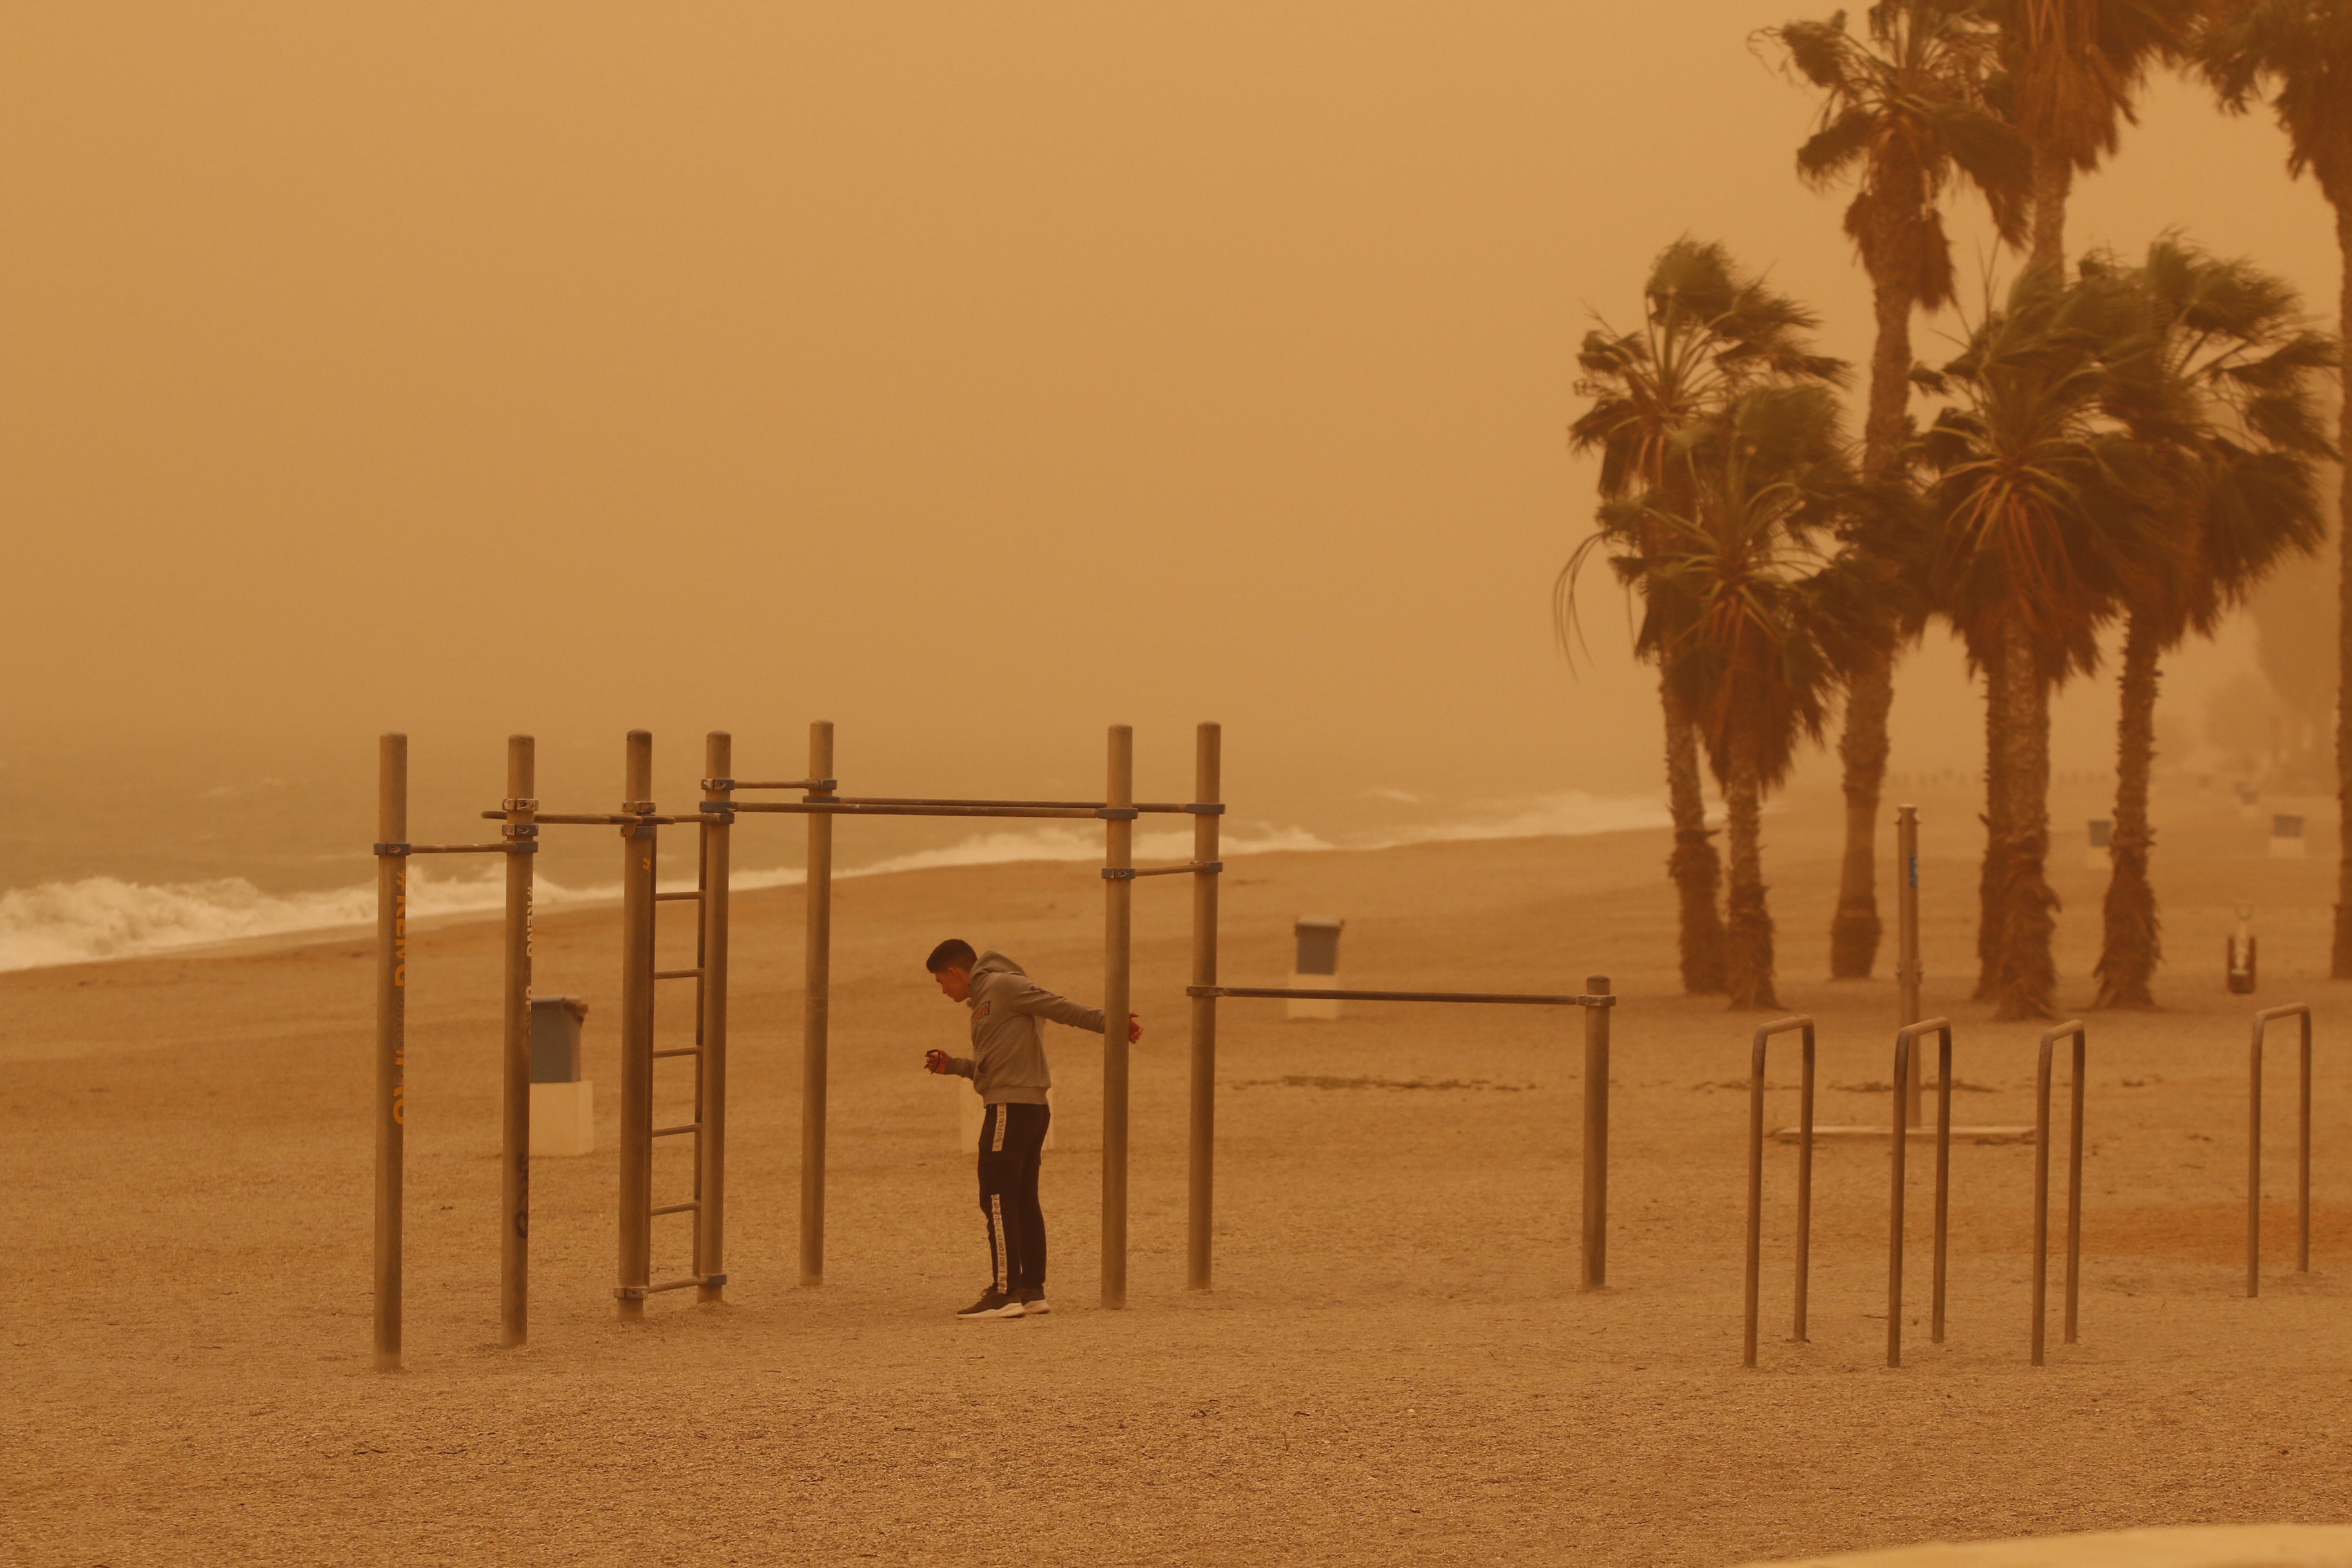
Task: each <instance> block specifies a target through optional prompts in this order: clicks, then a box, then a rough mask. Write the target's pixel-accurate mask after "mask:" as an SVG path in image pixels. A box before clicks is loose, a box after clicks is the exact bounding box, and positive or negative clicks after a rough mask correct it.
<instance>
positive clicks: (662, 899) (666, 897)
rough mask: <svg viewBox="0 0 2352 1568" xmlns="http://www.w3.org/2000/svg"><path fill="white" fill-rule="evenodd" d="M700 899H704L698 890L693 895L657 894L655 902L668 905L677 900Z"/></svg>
mask: <svg viewBox="0 0 2352 1568" xmlns="http://www.w3.org/2000/svg"><path fill="white" fill-rule="evenodd" d="M700 897H702V893H701V891H700V889H697V890H696V891H694V892H691V893H656V894H655V895H654V902H656V903H657V904H667V903H669V902H671V901H673V900H677V899H698V898H700Z"/></svg>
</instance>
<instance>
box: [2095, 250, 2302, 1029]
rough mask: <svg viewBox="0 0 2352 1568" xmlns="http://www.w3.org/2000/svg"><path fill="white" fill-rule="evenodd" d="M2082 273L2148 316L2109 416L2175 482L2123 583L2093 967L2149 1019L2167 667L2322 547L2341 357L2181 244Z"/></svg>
mask: <svg viewBox="0 0 2352 1568" xmlns="http://www.w3.org/2000/svg"><path fill="white" fill-rule="evenodd" d="M2084 265H2085V268H2086V270H2088V271H2089V272H2092V273H2095V274H2099V275H2105V276H2110V277H2114V278H2116V279H2120V280H2121V281H2123V282H2124V283H2126V285H2127V286H2129V287H2130V288H2131V289H2133V290H2134V292H2135V293H2136V294H2137V299H2138V302H2139V305H2140V308H2141V309H2142V310H2144V311H2145V312H2146V321H2145V325H2144V326H2143V328H2142V329H2141V331H2139V333H2138V334H2137V337H2136V339H2135V340H2133V341H2132V342H2129V343H2127V344H2126V345H2124V350H2123V352H2122V353H2119V354H2118V355H2117V356H2116V366H2115V370H2116V374H2115V377H2114V383H2113V385H2112V386H2111V389H2110V391H2109V393H2108V395H2107V405H2108V407H2109V409H2110V411H2111V412H2113V413H2115V414H2116V416H2118V417H2119V418H2120V419H2121V421H2122V422H2123V424H2124V426H2125V427H2126V428H2127V429H2128V430H2130V432H2131V433H2132V435H2133V436H2134V437H2136V438H2137V439H2138V440H2139V441H2140V442H2141V443H2142V445H2143V446H2144V447H2147V449H2148V452H2149V455H2150V458H2151V459H2152V460H2153V461H2154V462H2155V464H2156V465H2157V467H2158V469H2159V471H2160V473H2161V475H2162V480H2163V482H2162V486H2161V489H2160V492H2159V494H2160V497H2161V499H2162V501H2163V503H2164V504H2163V505H2162V506H2161V507H2160V509H2159V510H2158V511H2157V513H2156V514H2155V521H2156V522H2157V523H2158V528H2159V534H2158V539H2159V541H2160V542H2161V543H2162V545H2163V546H2164V547H2163V548H2154V549H2149V550H2147V551H2145V552H2141V553H2140V554H2139V555H2138V556H2137V557H2136V558H2135V559H2134V560H2133V561H2132V562H2131V563H2129V566H2130V570H2129V571H2128V573H2127V574H2126V578H2125V585H2126V620H2125V628H2126V629H2125V633H2124V658H2123V674H2122V680H2121V686H2122V699H2123V712H2122V718H2121V720H2120V721H2119V724H2118V727H2117V734H2116V815H2115V834H2114V837H2113V840H2112V843H2111V846H2110V848H2109V851H2108V854H2109V857H2110V858H2111V860H2112V862H2113V866H2114V873H2113V876H2112V877H2111V879H2109V881H2108V884H2107V899H2106V920H2105V942H2104V944H2103V946H2102V948H2101V951H2100V954H2099V963H2098V970H2097V973H2098V976H2099V1005H2100V1006H2103V1007H2153V1006H2154V1005H2156V998H2155V996H2154V994H2153V993H2152V992H2151V991H2150V989H2149V983H2150V982H2151V981H2152V980H2153V979H2154V978H2155V974H2156V967H2157V963H2158V960H2159V959H2160V957H2161V956H2162V945H2161V942H2160V939H2159V933H2158V920H2157V906H2156V890H2155V889H2154V887H2153V886H2152V885H2151V884H2150V883H2149V881H2148V876H2147V865H2148V854H2149V851H2150V849H2151V848H2152V847H2153V845H2154V842H2155V836H2154V833H2153V831H2152V830H2151V829H2150V827H2149V826H2148V820H2147V788H2148V773H2149V770H2150V768H2151V766H2152V764H2153V763H2154V761H2155V755H2156V745H2155V740H2156V696H2157V685H2158V659H2159V658H2161V657H2162V656H2163V655H2164V654H2165V653H2167V652H2168V651H2170V650H2171V649H2172V648H2174V647H2179V644H2180V643H2181V641H2182V640H2183V639H2184V638H2186V637H2188V636H2189V633H2191V632H2195V633H2198V634H2200V635H2201V636H2210V634H2211V632H2212V630H2213V628H2214V626H2215V625H2216V624H2217V623H2218V622H2219V621H2220V619H2221V615H2222V613H2223V612H2224V611H2225V610H2227V609H2229V608H2230V607H2231V606H2232V605H2236V604H2238V603H2239V602H2240V601H2242V599H2243V598H2244V597H2245V595H2246V593H2247V591H2248V590H2250V589H2251V588H2252V586H2253V585H2254V584H2255V583H2257V582H2258V581H2260V580H2261V578H2262V577H2263V575H2264V574H2266V573H2268V572H2269V571H2270V569H2271V568H2272V567H2273V566H2274V565H2275V564H2277V563H2278V562H2279V561H2280V560H2281V559H2283V558H2284V556H2285V555H2287V554H2288V553H2289V552H2304V553H2308V552H2311V551H2312V550H2314V549H2315V548H2316V547H2317V546H2318V545H2319V543H2320V542H2322V541H2323V540H2324V539H2325V538H2326V526H2325V524H2324V522H2323V521H2322V520H2321V515H2320V510H2319V502H2318V495H2317V489H2316V485H2315V473H2314V469H2315V466H2316V465H2317V464H2318V463H2320V462H2323V461H2326V459H2328V458H2332V457H2333V456H2334V455H2335V448H2334V447H2332V446H2331V445H2330V443H2329V442H2328V439H2327V437H2326V433H2325V431H2324V429H2323V428H2322V426H2321V424H2320V420H2319V413H2318V399H2317V395H2316V392H2315V388H2314V386H2313V385H2312V379H2313V377H2314V376H2315V374H2318V373H2320V372H2323V371H2325V370H2326V369H2327V368H2329V367H2331V366H2333V365H2334V364H2335V363H2336V345H2335V344H2334V343H2333V342H2330V341H2329V340H2328V339H2327V338H2326V337H2325V336H2324V335H2322V334H2320V333H2317V332H2314V331H2309V330H2308V329H2307V327H2306V326H2305V321H2304V317H2303V307H2302V300H2300V299H2299V298H2298V297H2297V295H2296V293H2295V291H2294V289H2293V288H2292V287H2291V286H2290V285H2288V284H2287V283H2286V282H2285V281H2284V279H2279V278H2275V277H2273V276H2272V275H2271V274H2269V273H2266V272H2264V271H2263V270H2262V269H2261V268H2257V267H2255V266H2254V265H2253V264H2252V263H2251V262H2248V261H2242V260H2234V261H2233V260H2222V259H2220V258H2215V257H2212V256H2210V255H2207V254H2206V253H2205V252H2204V251H2202V250H2200V249H2198V248H2197V247H2195V246H2192V245H2189V244H2188V243H2187V242H2186V241H2183V240H2181V239H2179V237H2175V236H2172V235H2167V236H2164V237H2161V238H2159V239H2158V240H2157V241H2156V243H2155V244H2153V245H2151V246H2149V247H2148V249H2147V258H2146V259H2145V260H2144V261H2143V262H2142V263H2141V264H2140V265H2139V266H2138V267H2137V268H2125V267H2123V266H2121V265H2120V264H2118V263H2117V262H2116V260H2115V259H2114V258H2106V257H2100V258H2093V259H2092V260H2091V261H2089V262H2086V263H2085V264H2084Z"/></svg>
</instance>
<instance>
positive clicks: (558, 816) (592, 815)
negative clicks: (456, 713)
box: [482, 800, 745, 827]
mask: <svg viewBox="0 0 2352 1568" xmlns="http://www.w3.org/2000/svg"><path fill="white" fill-rule="evenodd" d="M710 804H711V805H716V806H719V807H722V808H725V809H729V810H734V811H741V810H743V809H745V808H744V807H742V806H740V805H736V804H735V803H734V802H733V801H724V800H722V801H713V802H711V803H710ZM482 815H483V816H485V817H487V818H488V819H489V820H490V821H492V822H504V821H505V820H506V819H507V814H506V813H505V812H503V811H486V812H484V813H482ZM531 821H533V822H534V823H547V824H551V825H552V826H557V827H667V826H671V825H673V824H675V823H680V822H707V823H711V824H714V825H715V826H720V827H724V826H727V824H726V823H725V822H723V821H721V820H720V819H719V817H718V816H715V815H713V814H710V813H698V812H691V811H680V812H673V813H672V814H671V815H669V816H654V815H652V814H650V813H648V814H646V815H644V816H639V815H638V814H637V813H635V812H603V811H581V812H560V811H559V812H545V813H542V814H541V815H540V816H534V817H532V818H531Z"/></svg>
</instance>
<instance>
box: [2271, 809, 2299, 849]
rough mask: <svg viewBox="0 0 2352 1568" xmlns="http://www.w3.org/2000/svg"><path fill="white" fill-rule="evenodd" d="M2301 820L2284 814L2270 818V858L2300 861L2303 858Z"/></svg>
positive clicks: (2280, 813)
mask: <svg viewBox="0 0 2352 1568" xmlns="http://www.w3.org/2000/svg"><path fill="white" fill-rule="evenodd" d="M2303 853H2304V839H2303V818H2302V817H2300V816H2292V815H2290V814H2289V813H2286V812H2279V813H2276V814H2275V815H2273V816H2272V817H2271V858H2272V859H2273V860H2300V859H2302V858H2303Z"/></svg>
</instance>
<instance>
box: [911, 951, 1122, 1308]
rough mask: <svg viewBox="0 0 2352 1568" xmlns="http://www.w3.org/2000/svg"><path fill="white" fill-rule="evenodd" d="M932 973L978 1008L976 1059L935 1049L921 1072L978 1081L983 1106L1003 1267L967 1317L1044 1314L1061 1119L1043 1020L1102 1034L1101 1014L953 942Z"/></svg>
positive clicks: (987, 1189)
mask: <svg viewBox="0 0 2352 1568" xmlns="http://www.w3.org/2000/svg"><path fill="white" fill-rule="evenodd" d="M924 967H925V968H927V969H929V971H930V972H931V977H932V978H933V979H935V980H937V981H938V982H939V984H940V994H942V995H944V996H946V997H947V998H948V1000H949V1001H950V1002H961V1003H962V1004H963V1005H965V1006H967V1007H969V1008H971V1056H969V1057H951V1056H950V1055H948V1054H947V1052H945V1051H929V1052H927V1053H925V1055H924V1057H923V1066H924V1067H925V1068H928V1069H929V1070H930V1071H932V1072H935V1073H940V1074H951V1075H953V1076H954V1077H957V1078H968V1079H971V1087H972V1089H973V1090H974V1091H975V1092H977V1093H978V1094H979V1096H980V1099H981V1104H982V1106H983V1107H984V1110H982V1115H981V1121H980V1212H981V1213H982V1215H985V1216H986V1217H987V1220H988V1254H989V1260H990V1261H991V1263H992V1264H993V1265H994V1267H995V1273H994V1274H993V1275H992V1277H991V1278H990V1279H989V1283H988V1289H985V1290H983V1291H982V1292H981V1296H980V1300H977V1301H974V1302H973V1303H972V1304H971V1306H969V1307H966V1308H965V1309H964V1310H962V1311H961V1312H958V1313H957V1314H956V1316H957V1317H959V1318H1021V1317H1036V1316H1039V1315H1041V1314H1043V1313H1045V1312H1046V1311H1048V1310H1051V1309H1049V1308H1048V1307H1047V1306H1046V1303H1045V1211H1044V1210H1042V1209H1041V1208H1040V1207H1039V1206H1038V1204H1037V1162H1038V1158H1039V1156H1040V1155H1041V1153H1042V1152H1044V1149H1045V1124H1046V1122H1047V1121H1050V1120H1051V1119H1052V1117H1053V1112H1052V1111H1051V1110H1048V1109H1046V1105H1045V1091H1046V1089H1050V1088H1051V1087H1053V1082H1054V1077H1053V1074H1051V1073H1050V1072H1048V1071H1047V1070H1046V1068H1045V1042H1044V1041H1043V1039H1041V1038H1040V1037H1039V1034H1040V1032H1039V1030H1038V1027H1037V1020H1038V1019H1040V1018H1050V1019H1052V1020H1053V1021H1054V1022H1055V1023H1056V1024H1066V1025H1068V1026H1070V1027H1071V1028H1073V1029H1091V1030H1092V1031H1094V1032H1095V1033H1096V1034H1097V1035H1099V1034H1101V1033H1102V1030H1103V1016H1102V1009H1101V1008H1099V1007H1081V1006H1079V1005H1077V1004H1076V1003H1075V1002H1071V1001H1068V1000H1066V999H1065V998H1063V997H1060V996H1056V995H1055V994H1053V993H1052V992H1051V991H1048V990H1046V989H1045V988H1044V987H1043V986H1041V985H1039V984H1036V982H1034V981H1033V980H1031V979H1030V978H1029V976H1028V975H1027V974H1026V973H1023V971H1022V968H1021V966H1020V965H1019V964H1017V963H1013V961H1012V960H1011V959H1009V958H1007V957H1005V956H1004V955H1003V953H1001V952H989V953H975V952H972V950H971V943H970V942H964V941H961V940H960V939H958V938H955V937H950V938H949V939H948V940H947V941H945V942H941V943H940V945H939V946H937V947H935V948H933V949H932V950H931V956H930V957H929V958H928V959H926V960H925V961H924ZM1127 1038H1128V1043H1129V1044H1130V1045H1132V1044H1134V1043H1135V1042H1136V1041H1138V1040H1140V1039H1141V1038H1143V1025H1142V1023H1141V1021H1140V1020H1139V1019H1138V1018H1137V1017H1136V1016H1135V1015H1134V1014H1132V1013H1129V1015H1128V1016H1127Z"/></svg>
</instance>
